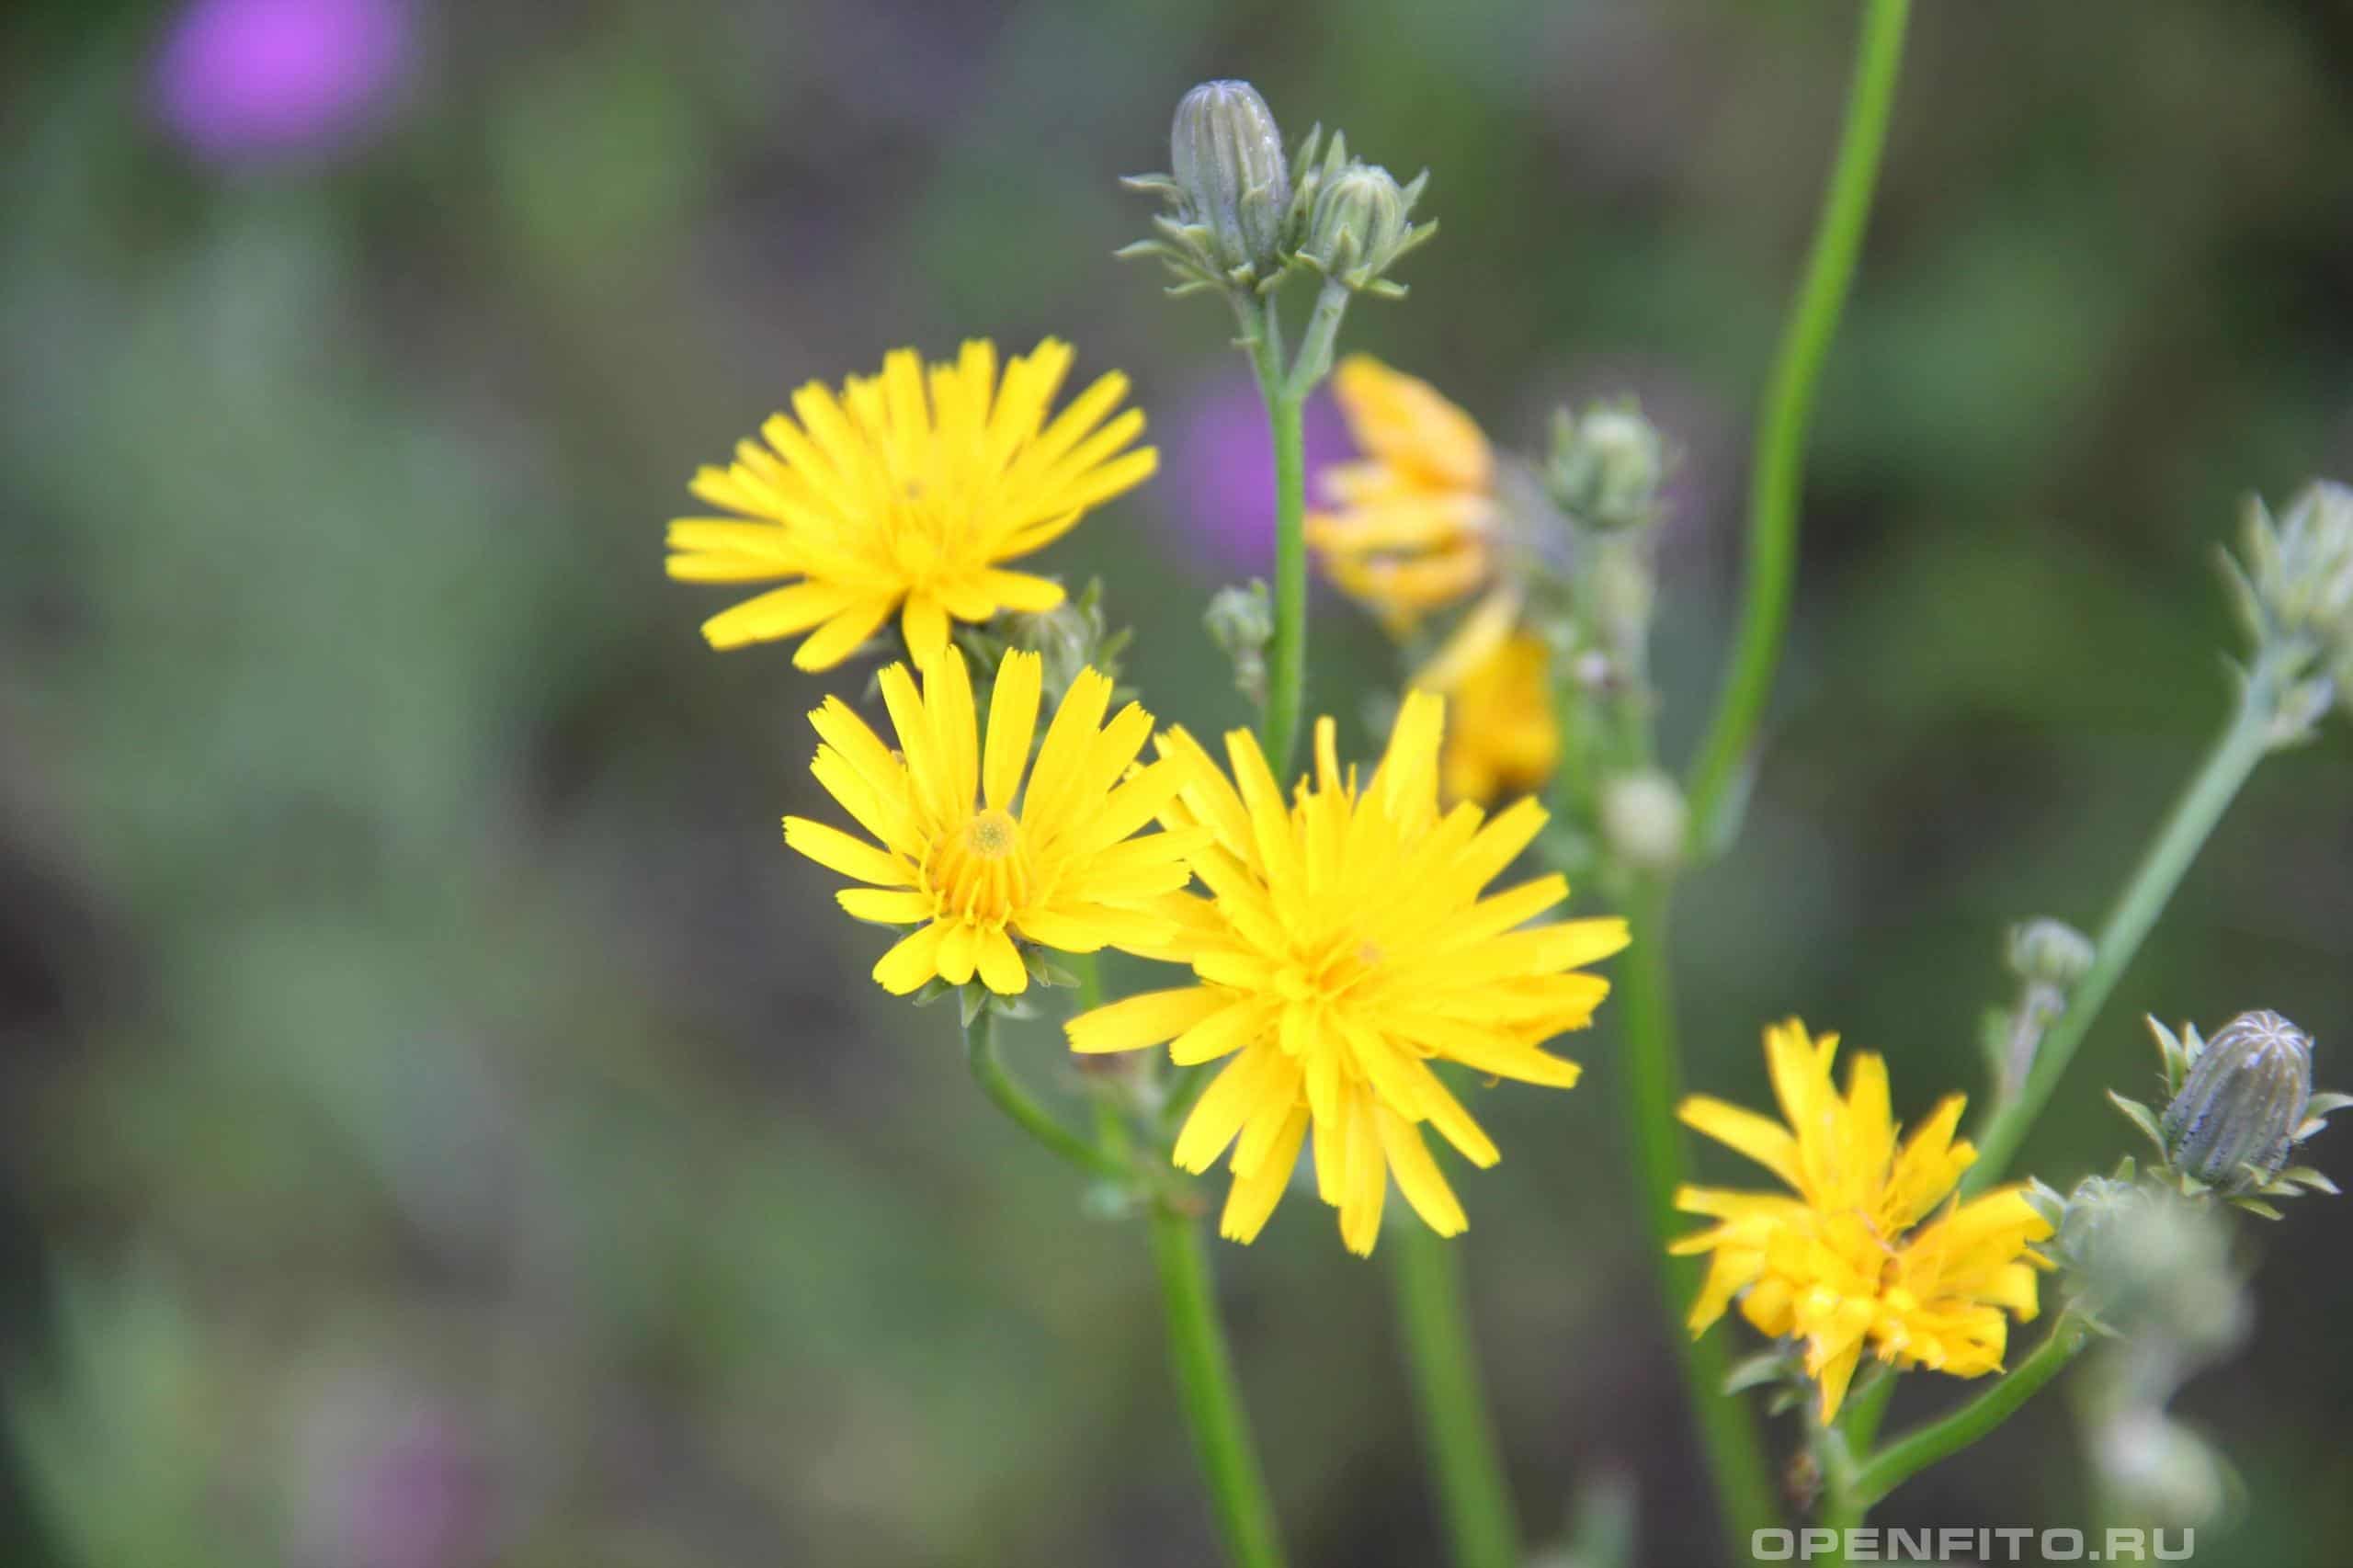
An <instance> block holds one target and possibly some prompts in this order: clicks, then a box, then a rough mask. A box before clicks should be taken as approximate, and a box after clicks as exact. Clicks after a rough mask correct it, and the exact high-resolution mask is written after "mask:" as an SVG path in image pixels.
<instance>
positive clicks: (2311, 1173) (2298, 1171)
mask: <svg viewBox="0 0 2353 1568" xmlns="http://www.w3.org/2000/svg"><path fill="white" fill-rule="evenodd" d="M2279 1180H2280V1181H2281V1182H2282V1183H2288V1184H2293V1183H2302V1185H2303V1186H2305V1187H2311V1188H2312V1189H2313V1191H2315V1192H2325V1193H2327V1194H2328V1195H2329V1196H2330V1197H2331V1198H2334V1197H2336V1192H2337V1188H2336V1183H2335V1182H2333V1181H2331V1180H2329V1179H2328V1178H2327V1177H2326V1176H2323V1175H2321V1174H2320V1172H2318V1171H2316V1170H2314V1169H2313V1168H2312V1166H2310V1165H2290V1166H2289V1167H2288V1168H2287V1169H2286V1170H2284V1171H2281V1172H2280V1173H2279Z"/></svg>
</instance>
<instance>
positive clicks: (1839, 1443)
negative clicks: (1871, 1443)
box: [1806, 1380, 1892, 1568]
mask: <svg viewBox="0 0 2353 1568" xmlns="http://www.w3.org/2000/svg"><path fill="white" fill-rule="evenodd" d="M1882 1381H1892V1380H1882ZM1853 1415H1854V1409H1853V1406H1852V1405H1851V1404H1849V1406H1848V1407H1847V1410H1846V1411H1845V1412H1843V1413H1841V1415H1840V1417H1839V1419H1838V1420H1836V1421H1834V1422H1831V1423H1829V1424H1828V1425H1826V1426H1825V1425H1824V1423H1823V1421H1822V1420H1821V1417H1820V1415H1819V1413H1818V1411H1816V1410H1815V1408H1814V1407H1813V1404H1812V1403H1811V1402H1809V1403H1808V1406H1807V1410H1806V1426H1807V1427H1808V1429H1809V1432H1810V1435H1811V1437H1812V1438H1813V1453H1814V1459H1815V1461H1816V1462H1817V1463H1819V1464H1820V1465H1821V1467H1822V1482H1823V1490H1822V1508H1821V1513H1820V1516H1819V1517H1818V1519H1817V1521H1816V1522H1817V1526H1818V1527H1819V1528H1827V1529H1829V1530H1830V1531H1832V1532H1833V1534H1834V1536H1835V1538H1836V1539H1835V1540H1833V1541H1832V1542H1831V1544H1830V1546H1829V1548H1828V1550H1827V1551H1824V1550H1820V1549H1816V1550H1815V1551H1814V1552H1813V1562H1818V1563H1823V1564H1825V1565H1827V1568H1847V1531H1848V1530H1850V1529H1853V1528H1856V1527H1857V1526H1859V1525H1860V1524H1861V1523H1862V1522H1863V1508H1862V1506H1861V1505H1860V1503H1859V1501H1858V1500H1857V1498H1856V1496H1855V1468H1856V1467H1855V1455H1856V1453H1857V1452H1858V1451H1866V1452H1867V1451H1868V1449H1867V1447H1866V1445H1864V1444H1862V1443H1858V1442H1855V1441H1853V1440H1852V1439H1851V1434H1850V1432H1849V1429H1848V1422H1849V1421H1850V1419H1851V1418H1852V1416H1853Z"/></svg>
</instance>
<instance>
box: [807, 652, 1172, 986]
mask: <svg viewBox="0 0 2353 1568" xmlns="http://www.w3.org/2000/svg"><path fill="white" fill-rule="evenodd" d="M1042 667H1043V666H1042V661H1041V660H1040V658H1039V656H1038V655H1037V654H1035V653H1008V654H1006V660H1005V666H1004V668H1003V669H1001V670H1000V671H998V673H997V679H996V687H995V692H994V693H993V695H992V696H991V699H990V701H989V721H988V744H987V746H986V748H985V750H984V749H983V747H982V745H981V744H980V727H979V724H978V722H977V721H976V720H975V718H974V716H973V711H972V677H971V676H969V675H968V674H967V673H966V672H965V669H964V655H963V653H961V652H960V651H959V650H958V649H956V648H954V647H953V646H951V647H949V649H948V650H947V652H946V653H944V654H942V655H941V656H940V657H938V658H937V659H934V660H933V661H932V663H931V667H930V668H929V669H928V670H926V672H925V674H924V683H923V695H922V696H921V697H917V696H916V695H915V680H914V677H913V676H910V675H909V674H908V673H907V667H906V666H905V665H892V666H891V667H890V668H888V669H886V670H884V671H883V672H882V700H883V703H884V704H885V705H886V706H887V707H888V708H889V710H890V712H891V722H892V726H893V727H894V728H895V729H896V730H897V732H898V736H899V749H898V751H896V752H895V753H894V752H892V750H891V749H890V748H889V747H887V746H885V745H884V744H882V742H881V739H880V738H879V737H877V736H876V735H875V733H874V732H873V731H871V730H870V729H868V728H867V727H866V724H865V722H864V721H863V720H861V719H859V718H858V715H857V714H856V713H854V712H852V711H851V710H850V708H849V705H848V704H847V703H845V702H844V701H842V699H839V698H837V697H829V698H827V699H825V705H824V707H822V708H820V709H818V710H816V711H815V712H813V713H812V714H810V715H809V722H811V723H812V724H813V725H814V726H816V730H817V733H818V734H819V735H820V736H821V737H822V738H823V739H824V744H823V745H821V746H819V747H818V748H817V759H816V761H815V762H814V763H813V764H812V765H811V767H810V771H811V772H813V773H814V774H815V775H816V776H817V782H818V783H820V784H822V785H824V787H825V790H826V791H827V792H828V793H829V794H831V795H832V796H833V797H834V799H835V800H836V801H840V802H841V805H842V809H843V810H844V811H847V812H849V814H850V815H851V816H853V817H855V818H857V819H858V824H859V825H860V826H862V827H864V828H865V829H866V831H867V832H869V833H870V834H872V835H874V836H875V837H876V838H877V839H880V840H881V847H880V848H877V847H876V846H874V845H871V844H869V843H867V842H866V841H865V840H863V839H860V838H856V837H853V836H851V835H848V834H847V833H843V832H841V831H840V830H839V829H836V828H831V827H827V826H825V825H824V824H823V823H816V822H811V821H809V820H808V819H806V818H804V817H787V818H785V819H784V841H785V842H786V843H787V844H789V845H790V846H792V847H793V848H795V849H798V850H799V851H801V853H802V854H803V855H806V856H808V857H809V858H811V859H812V860H814V861H816V862H817V863H818V864H819V865H822V866H826V867H829V868H831V869H834V870H836V871H839V872H841V873H842V874H843V875H844V876H846V877H852V878H855V879H857V880H858V881H861V882H866V883H869V884H870V886H867V887H862V888H848V889H845V890H844V891H843V892H841V893H839V894H838V895H837V896H838V897H839V898H840V900H841V905H842V907H843V908H844V909H846V910H847V911H849V913H850V914H852V915H856V916H857V917H858V918H859V919H860V920H871V921H876V922H879V923H881V924H882V925H886V926H915V930H914V931H913V932H912V933H911V934H910V935H908V936H906V937H904V938H902V939H901V940H900V942H899V943H898V945H897V946H896V947H893V948H892V949H891V950H890V951H889V952H887V953H885V954H884V955H883V956H882V961H881V962H880V963H878V964H876V965H875V966H874V978H875V979H876V980H877V981H880V982H881V984H882V988H883V989H884V990H886V991H891V992H894V993H897V994H901V995H904V994H906V993H908V992H910V991H913V990H915V989H916V988H917V987H918V986H920V985H922V984H923V983H925V982H926V981H927V980H929V979H931V977H932V976H934V975H938V977H939V978H940V979H942V980H945V981H947V982H948V983H949V984H951V985H961V984H963V983H965V982H967V981H969V980H971V979H972V976H973V975H974V974H975V973H978V974H979V975H980V977H981V980H982V982H983V983H984V984H986V985H987V986H988V988H989V989H990V990H992V991H995V992H998V993H1000V994H1005V995H1017V994H1020V993H1021V992H1022V991H1024V990H1026V989H1027V988H1028V987H1029V974H1028V971H1027V970H1026V968H1025V966H1024V965H1023V963H1022V961H1021V955H1020V952H1019V950H1018V949H1017V948H1015V946H1014V938H1015V937H1024V938H1027V939H1028V940H1029V941H1032V942H1036V943H1038V944H1040V946H1043V947H1048V948H1056V949H1061V950H1062V951H1063V952H1066V953H1091V952H1094V951H1096V950H1097V949H1100V948H1103V947H1106V946H1113V947H1134V948H1137V949H1142V950H1144V951H1147V952H1158V951H1159V950H1160V949H1161V948H1162V945H1163V944H1165V942H1166V941H1167V940H1168V939H1169V937H1171V935H1172V934H1173V932H1174V929H1175V928H1174V926H1172V925H1171V923H1170V922H1169V920H1168V919H1167V918H1166V917H1165V915H1162V914H1160V913H1158V908H1159V906H1160V905H1161V904H1162V903H1165V900H1166V899H1167V897H1168V895H1169V894H1171V893H1173V892H1176V890H1177V889H1178V888H1181V887H1183V886H1184V885H1185V883H1186V882H1187V881H1189V880H1190V873H1188V871H1187V870H1186V869H1185V861H1184V854H1185V851H1186V849H1187V848H1188V847H1190V846H1191V845H1192V844H1193V843H1194V842H1196V841H1198V840H1199V839H1200V838H1202V837H1203V836H1204V835H1200V834H1197V833H1196V834H1185V833H1149V834H1144V835H1142V836H1134V835H1136V832H1137V830H1138V829H1139V828H1142V827H1144V826H1146V825H1148V824H1150V823H1151V822H1152V820H1153V818H1154V816H1156V815H1158V814H1159V813H1160V812H1161V810H1162V808H1163V807H1165V806H1166V805H1167V804H1168V802H1169V801H1170V800H1171V799H1172V798H1173V797H1174V796H1175V795H1176V790H1177V789H1178V787H1179V786H1180V785H1182V784H1183V783H1184V781H1185V776H1184V773H1183V771H1182V770H1181V769H1179V768H1177V767H1173V766H1171V765H1170V764H1168V763H1166V762H1156V763H1154V764H1152V765H1151V766H1149V767H1142V768H1137V767H1135V766H1134V764H1135V759H1136V753H1137V752H1138V751H1140V750H1141V749H1142V746H1143V743H1144V741H1145V739H1146V738H1147V737H1148V736H1149V735H1150V734H1151V733H1152V715H1151V714H1149V713H1147V712H1145V711H1144V710H1142V709H1141V708H1139V707H1137V706H1136V705H1135V704H1134V703H1132V702H1131V703H1130V704H1128V705H1127V707H1125V708H1123V709H1121V710H1120V712H1119V715H1118V716H1117V717H1116V718H1114V719H1112V721H1111V722H1109V723H1108V724H1106V723H1104V722H1103V714H1104V710H1105V709H1106V708H1107V707H1108V705H1109V702H1110V698H1111V682H1110V680H1109V679H1108V677H1106V676H1101V675H1098V674H1097V673H1096V672H1095V671H1093V670H1084V671H1081V672H1080V674H1079V676H1078V679H1077V680H1075V681H1074V682H1073V683H1072V685H1071V688H1070V693H1069V695H1068V696H1066V697H1064V698H1063V703H1062V706H1061V707H1060V708H1059V709H1057V710H1055V713H1054V718H1053V722H1052V723H1051V724H1050V725H1048V726H1047V729H1046V739H1045V744H1043V745H1042V746H1041V747H1040V749H1039V752H1038V765H1037V767H1034V768H1030V767H1029V741H1030V737H1031V736H1032V735H1033V734H1034V733H1036V730H1037V723H1038V696H1039V683H1040V676H1041V673H1042ZM1025 769H1027V770H1028V771H1029V786H1028V788H1027V789H1024V788H1023V787H1022V781H1021V779H1022V773H1023V771H1024V770H1025Z"/></svg>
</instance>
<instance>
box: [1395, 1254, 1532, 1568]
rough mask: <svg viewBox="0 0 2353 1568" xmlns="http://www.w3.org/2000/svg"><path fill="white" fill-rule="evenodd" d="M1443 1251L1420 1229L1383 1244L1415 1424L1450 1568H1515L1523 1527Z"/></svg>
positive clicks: (1456, 1274)
mask: <svg viewBox="0 0 2353 1568" xmlns="http://www.w3.org/2000/svg"><path fill="white" fill-rule="evenodd" d="M1459 1245H1460V1243H1457V1242H1449V1241H1447V1240H1445V1239H1444V1238H1442V1237H1440V1236H1438V1234H1436V1233H1433V1232H1431V1231H1429V1230H1427V1228H1425V1227H1424V1226H1422V1225H1421V1224H1420V1223H1418V1222H1408V1223H1405V1224H1402V1225H1399V1226H1396V1227H1395V1228H1393V1229H1392V1231H1391V1232H1390V1233H1389V1237H1388V1246H1387V1249H1386V1250H1387V1251H1388V1254H1389V1263H1390V1276H1389V1277H1390V1281H1391V1283H1392V1285H1394V1286H1395V1287H1396V1295H1397V1327H1398V1332H1399V1334H1400V1335H1402V1336H1403V1337H1404V1349H1405V1362H1406V1367H1407V1369H1408V1370H1409V1371H1410V1372H1411V1374H1412V1377H1413V1383H1414V1400H1415V1406H1416V1407H1417V1409H1418V1410H1419V1411H1420V1414H1421V1420H1422V1441H1423V1444H1424V1446H1425V1447H1426V1448H1427V1449H1428V1451H1429V1456H1430V1460H1431V1463H1432V1464H1433V1466H1434V1467H1435V1468H1436V1469H1437V1471H1438V1504H1439V1507H1440V1509H1441V1511H1442V1512H1443V1513H1444V1515H1445V1518H1446V1533H1447V1540H1448V1541H1449V1543H1450V1545H1451V1548H1452V1554H1453V1559H1454V1564H1455V1568H1517V1565H1518V1562H1519V1526H1518V1521H1517V1519H1516V1517H1515V1516H1514V1514H1513V1510H1512V1500H1511V1487H1510V1484H1509V1483H1507V1482H1506V1480H1505V1478H1504V1468H1503V1459H1502V1456H1501V1454H1500V1453H1499V1452H1498V1449H1497V1446H1496V1442H1495V1424H1494V1423H1493V1422H1492V1421H1491V1420H1490V1419H1489V1418H1488V1415H1487V1406H1486V1399H1485V1395H1484V1393H1483V1392H1482V1390H1481V1387H1480V1379H1479V1357H1478V1351H1477V1349H1476V1348H1475V1346H1473V1344H1472V1337H1471V1325H1470V1323H1469V1320H1468V1317H1467V1314H1466V1313H1465V1311H1464V1308H1463V1300H1462V1274H1461V1264H1460V1260H1459V1259H1458V1258H1457V1257H1456V1256H1455V1249H1456V1248H1457V1247H1458V1246H1459Z"/></svg>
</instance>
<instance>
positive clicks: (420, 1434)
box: [341, 1414, 491, 1568]
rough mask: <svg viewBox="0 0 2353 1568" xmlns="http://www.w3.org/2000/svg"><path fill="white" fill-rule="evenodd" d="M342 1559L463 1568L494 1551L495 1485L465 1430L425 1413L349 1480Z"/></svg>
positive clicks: (403, 1567) (392, 1566)
mask: <svg viewBox="0 0 2353 1568" xmlns="http://www.w3.org/2000/svg"><path fill="white" fill-rule="evenodd" d="M347 1485H348V1487H349V1490H348V1492H347V1494H346V1496H345V1499H344V1524H345V1532H346V1533H345V1536H344V1540H343V1541H342V1542H341V1545H342V1546H343V1548H344V1551H345V1552H346V1553H347V1555H346V1556H345V1557H344V1558H343V1559H342V1561H343V1562H348V1563H350V1564H351V1565H352V1568H458V1565H459V1564H462V1563H474V1562H482V1561H483V1560H484V1558H485V1557H487V1555H488V1552H489V1545H488V1538H489V1534H490V1530H489V1523H490V1520H489V1515H490V1506H491V1499H490V1487H489V1483H488V1478H487V1477H485V1476H484V1475H483V1473H482V1470H481V1467H480V1464H479V1462H478V1460H477V1459H476V1457H475V1455H474V1453H473V1451H472V1446H471V1444H470V1443H469V1441H468V1439H467V1437H466V1436H465V1434H464V1432H463V1431H462V1429H460V1427H459V1426H458V1425H457V1424H456V1423H455V1422H454V1421H452V1420H450V1419H449V1417H447V1416H446V1415H425V1414H420V1415H416V1416H414V1417H412V1418H411V1419H410V1420H409V1421H408V1422H406V1423H405V1424H404V1426H403V1427H402V1428H400V1429H398V1430H396V1431H393V1432H391V1433H387V1434H386V1441H385V1443H384V1446H383V1447H382V1448H381V1449H379V1450H378V1451H377V1452H376V1453H375V1454H374V1455H372V1456H370V1458H369V1460H367V1461H365V1462H363V1463H362V1464H361V1465H360V1466H359V1467H358V1471H356V1472H355V1473H354V1474H353V1475H351V1476H350V1477H349V1479H348V1481H347Z"/></svg>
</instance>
